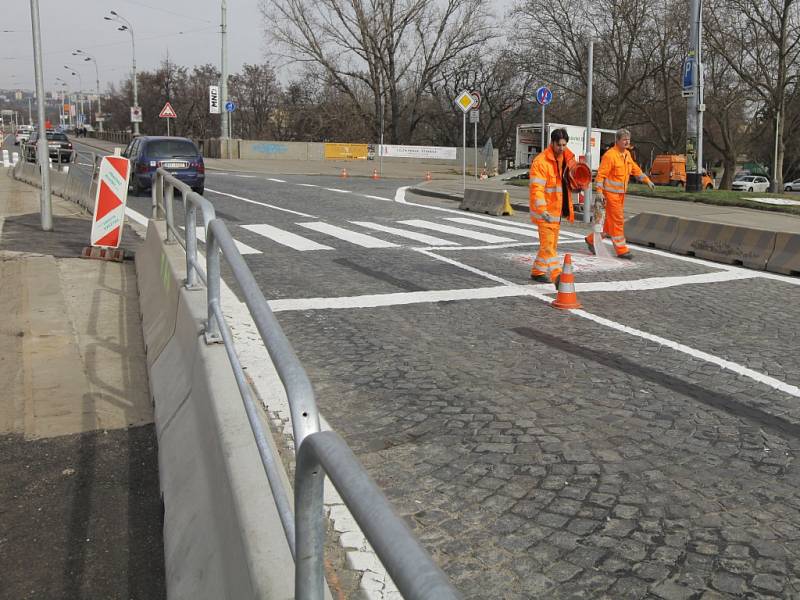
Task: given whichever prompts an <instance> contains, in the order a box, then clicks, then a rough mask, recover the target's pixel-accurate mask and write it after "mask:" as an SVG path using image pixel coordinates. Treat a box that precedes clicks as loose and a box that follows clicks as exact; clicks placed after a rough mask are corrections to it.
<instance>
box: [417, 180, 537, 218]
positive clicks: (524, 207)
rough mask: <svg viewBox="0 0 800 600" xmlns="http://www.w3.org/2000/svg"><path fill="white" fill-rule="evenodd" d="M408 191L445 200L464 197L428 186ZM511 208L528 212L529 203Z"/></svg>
mask: <svg viewBox="0 0 800 600" xmlns="http://www.w3.org/2000/svg"><path fill="white" fill-rule="evenodd" d="M408 191H409V192H411V193H412V194H417V195H418V196H428V197H430V198H444V199H445V200H455V201H456V202H461V201H462V200H463V199H464V196H463V194H461V195H459V194H450V193H449V192H440V191H439V190H432V189H428V188H427V187H417V186H414V187H410V188H408ZM511 208H513V209H514V210H516V211H520V212H527V211H528V209H529V207H528V205H527V204H519V203H514V202H512V203H511Z"/></svg>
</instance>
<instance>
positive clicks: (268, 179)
mask: <svg viewBox="0 0 800 600" xmlns="http://www.w3.org/2000/svg"><path fill="white" fill-rule="evenodd" d="M267 181H274V182H275V183H286V181H285V180H283V179H275V178H274V177H267Z"/></svg>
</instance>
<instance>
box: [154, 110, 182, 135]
mask: <svg viewBox="0 0 800 600" xmlns="http://www.w3.org/2000/svg"><path fill="white" fill-rule="evenodd" d="M158 116H159V118H161V119H166V120H167V135H169V120H170V119H177V118H178V115H177V114H176V113H175V109H174V108H172V104H170V103H169V102H167V103H166V104H165V105H164V108H162V109H161V112H160V113H158Z"/></svg>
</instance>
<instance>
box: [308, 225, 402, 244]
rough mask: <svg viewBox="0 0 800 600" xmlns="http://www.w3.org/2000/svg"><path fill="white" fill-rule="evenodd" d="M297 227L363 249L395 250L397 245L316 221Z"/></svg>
mask: <svg viewBox="0 0 800 600" xmlns="http://www.w3.org/2000/svg"><path fill="white" fill-rule="evenodd" d="M298 225H300V227H305V228H306V229H311V230H313V231H319V232H320V233H324V234H326V235H330V236H333V237H335V238H338V239H340V240H344V241H345V242H350V243H351V244H355V245H356V246H361V247H363V248H397V244H393V243H392V242H387V241H385V240H381V239H378V238H376V237H372V236H371V235H366V234H364V233H358V232H356V231H350V230H349V229H345V228H344V227H337V226H336V225H330V224H329V223H323V222H322V221H318V222H316V223H298Z"/></svg>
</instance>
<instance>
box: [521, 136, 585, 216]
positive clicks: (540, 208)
mask: <svg viewBox="0 0 800 600" xmlns="http://www.w3.org/2000/svg"><path fill="white" fill-rule="evenodd" d="M563 157H564V158H563V161H562V169H563V171H562V172H559V169H558V161H556V157H555V155H554V154H553V148H552V146H548V147H547V149H546V150H545V151H544V152H541V153H539V155H538V156H537V157H536V158H535V159H534V161H533V163H532V164H531V170H530V174H529V175H528V176H529V178H530V184H529V187H528V190H529V194H528V197H529V201H530V207H531V221H533V222H534V223H538V222H539V221H543V220H544V213H545V212H547V213H548V214H549V215H550V216H551V217H553V219H552V220H553V221H558V220H559V219H560V218H561V216H562V215H563V216H567V215H565V214H564V213H563V212H562V211H563V210H564V209H563V206H564V203H566V204H567V206H568V211H569V213H568V215H569V221H570V223H571V222H572V221H573V220H574V219H575V215H574V213H573V210H572V199H571V197H570V194H569V183H568V182H567V180H566V179H565V173H566V171H567V170H568V169H570V168H571V167H572V166H574V165H575V164H576V162H575V155H574V154H573V153H572V151H571V150H570V149H569V148H564V155H563ZM565 193H566V196H565V195H564V194H565Z"/></svg>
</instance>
